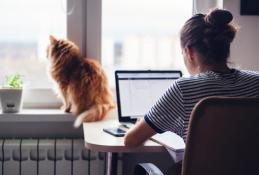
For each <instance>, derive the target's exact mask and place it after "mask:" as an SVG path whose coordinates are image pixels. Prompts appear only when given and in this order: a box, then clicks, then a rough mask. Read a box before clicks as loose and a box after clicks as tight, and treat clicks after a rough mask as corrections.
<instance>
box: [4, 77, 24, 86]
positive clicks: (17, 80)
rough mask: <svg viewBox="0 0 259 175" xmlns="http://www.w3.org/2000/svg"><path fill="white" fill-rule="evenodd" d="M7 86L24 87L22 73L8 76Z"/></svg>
mask: <svg viewBox="0 0 259 175" xmlns="http://www.w3.org/2000/svg"><path fill="white" fill-rule="evenodd" d="M5 87H8V88H22V87H23V76H22V75H20V74H14V75H8V76H6V83H5Z"/></svg>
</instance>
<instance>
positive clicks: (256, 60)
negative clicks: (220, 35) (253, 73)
mask: <svg viewBox="0 0 259 175" xmlns="http://www.w3.org/2000/svg"><path fill="white" fill-rule="evenodd" d="M223 8H225V9H227V10H229V11H231V12H232V14H233V16H234V18H235V22H236V23H237V24H238V25H239V26H240V30H239V31H238V32H237V35H236V38H235V40H234V42H233V44H232V48H231V53H230V54H231V56H230V61H232V62H233V63H234V66H235V67H239V68H241V69H250V70H258V71H259V16H241V15H240V0H224V2H223Z"/></svg>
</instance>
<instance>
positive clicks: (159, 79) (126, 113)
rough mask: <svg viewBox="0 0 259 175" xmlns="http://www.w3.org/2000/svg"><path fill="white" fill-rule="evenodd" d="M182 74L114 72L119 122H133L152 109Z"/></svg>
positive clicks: (167, 72) (173, 72) (172, 72)
mask: <svg viewBox="0 0 259 175" xmlns="http://www.w3.org/2000/svg"><path fill="white" fill-rule="evenodd" d="M181 75H182V73H181V72H180V71H116V72H115V79H116V93H117V106H118V115H119V121H120V122H134V121H135V120H136V119H137V118H139V117H143V116H144V114H145V113H146V112H147V111H148V110H149V109H150V108H151V107H152V105H153V104H154V103H155V102H156V100H157V99H158V98H159V97H160V96H161V95H162V94H163V93H164V92H165V91H166V90H167V88H168V87H169V86H170V84H172V82H173V81H174V80H176V79H178V78H179V77H181Z"/></svg>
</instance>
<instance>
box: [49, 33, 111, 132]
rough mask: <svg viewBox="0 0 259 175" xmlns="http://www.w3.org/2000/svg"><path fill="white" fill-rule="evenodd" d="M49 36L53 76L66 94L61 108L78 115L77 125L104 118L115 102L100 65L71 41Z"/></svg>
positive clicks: (62, 94)
mask: <svg viewBox="0 0 259 175" xmlns="http://www.w3.org/2000/svg"><path fill="white" fill-rule="evenodd" d="M49 39H50V44H49V46H48V48H47V57H48V59H49V62H50V70H49V71H50V75H51V77H52V78H53V79H54V80H55V81H56V83H57V85H58V89H59V91H60V94H61V96H62V97H63V106H62V108H63V109H64V110H65V111H66V112H72V113H73V114H74V115H76V116H77V118H76V120H75V123H74V126H75V127H79V126H80V125H81V124H82V123H83V122H92V121H98V120H101V119H103V118H104V117H105V116H106V114H107V112H108V111H109V110H111V109H112V108H114V107H115V105H114V103H113V101H112V95H111V92H110V89H109V86H108V81H107V77H106V75H105V73H104V71H103V70H102V68H101V66H100V64H99V63H98V62H97V61H95V60H94V59H89V58H83V57H82V56H81V55H80V51H79V48H78V47H77V46H76V45H75V44H74V43H73V42H71V41H68V40H63V39H56V38H55V37H53V36H50V37H49Z"/></svg>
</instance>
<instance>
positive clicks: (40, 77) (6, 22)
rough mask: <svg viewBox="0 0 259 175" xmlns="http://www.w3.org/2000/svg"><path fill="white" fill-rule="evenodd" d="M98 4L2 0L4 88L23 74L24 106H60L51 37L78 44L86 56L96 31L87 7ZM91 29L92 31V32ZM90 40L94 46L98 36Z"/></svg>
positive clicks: (0, 62)
mask: <svg viewBox="0 0 259 175" xmlns="http://www.w3.org/2000/svg"><path fill="white" fill-rule="evenodd" d="M89 1H92V0H89ZM97 2H99V0H96V1H93V2H90V3H88V0H37V1H35V0H23V1H20V0H1V1H0V21H1V22H0V85H2V84H3V81H4V79H5V76H6V75H8V74H12V73H20V74H22V75H24V78H25V94H24V104H25V105H24V106H26V107H45V106H46V107H49V106H52V107H53V106H55V105H56V106H57V103H59V104H58V105H60V100H58V99H57V98H56V97H55V95H54V93H53V92H52V90H51V88H52V86H53V85H52V82H51V81H50V80H49V78H48V75H47V71H46V68H47V60H46V47H47V44H48V42H49V35H50V34H52V35H54V36H56V37H57V38H68V39H70V40H72V41H74V42H75V43H76V44H77V45H78V46H79V47H80V48H81V52H82V54H83V55H86V54H85V53H86V50H89V49H87V48H88V47H86V44H88V43H87V42H86V37H87V34H89V33H91V30H93V29H92V28H91V27H95V26H94V25H93V26H91V27H87V26H86V24H87V22H86V21H89V22H90V20H87V19H86V16H96V15H91V13H92V11H91V10H86V4H87V3H88V4H89V6H93V7H95V6H97V5H95V4H96V3H97ZM86 11H87V12H86ZM95 12H97V11H96V10H95ZM86 13H87V15H86ZM88 14H89V15H88ZM91 18H93V20H95V18H94V17H91ZM99 21H100V20H99ZM87 28H90V29H91V30H89V32H88V30H87ZM88 38H89V42H91V39H95V35H93V34H92V38H91V37H88ZM92 47H95V45H94V44H93V45H92ZM93 52H94V53H97V52H96V51H95V50H94V51H93ZM89 54H92V52H90V51H89ZM92 55H94V54H92ZM54 104H55V105H54Z"/></svg>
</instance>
